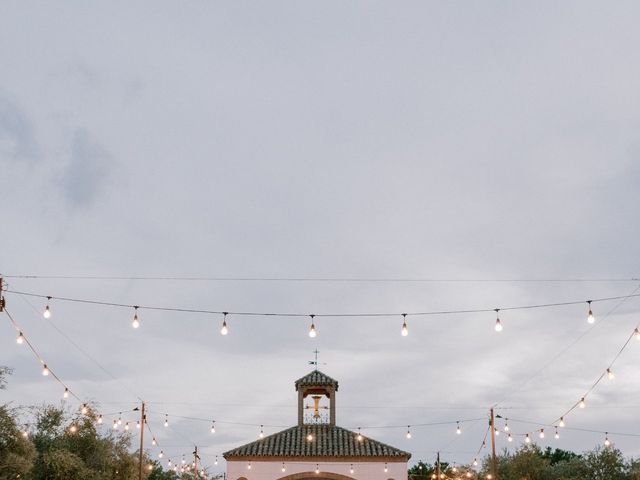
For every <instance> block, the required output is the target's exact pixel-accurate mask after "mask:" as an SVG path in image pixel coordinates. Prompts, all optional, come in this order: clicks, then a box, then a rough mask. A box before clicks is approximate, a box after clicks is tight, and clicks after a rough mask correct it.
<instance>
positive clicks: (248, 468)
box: [247, 462, 251, 470]
mask: <svg viewBox="0 0 640 480" xmlns="http://www.w3.org/2000/svg"><path fill="white" fill-rule="evenodd" d="M247 470H251V462H249V463H248V464H247Z"/></svg>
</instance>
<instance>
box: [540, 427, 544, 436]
mask: <svg viewBox="0 0 640 480" xmlns="http://www.w3.org/2000/svg"><path fill="white" fill-rule="evenodd" d="M540 438H544V428H543V429H542V430H540Z"/></svg>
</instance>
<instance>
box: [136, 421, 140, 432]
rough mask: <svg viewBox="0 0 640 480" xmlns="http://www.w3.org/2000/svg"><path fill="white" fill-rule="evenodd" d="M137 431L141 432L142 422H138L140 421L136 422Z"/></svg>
mask: <svg viewBox="0 0 640 480" xmlns="http://www.w3.org/2000/svg"><path fill="white" fill-rule="evenodd" d="M136 429H137V430H140V420H138V421H137V422H136Z"/></svg>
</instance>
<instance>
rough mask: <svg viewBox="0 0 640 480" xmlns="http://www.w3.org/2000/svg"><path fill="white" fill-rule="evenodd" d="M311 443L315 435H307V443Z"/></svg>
mask: <svg viewBox="0 0 640 480" xmlns="http://www.w3.org/2000/svg"><path fill="white" fill-rule="evenodd" d="M311 441H313V435H311V434H308V435H307V442H311Z"/></svg>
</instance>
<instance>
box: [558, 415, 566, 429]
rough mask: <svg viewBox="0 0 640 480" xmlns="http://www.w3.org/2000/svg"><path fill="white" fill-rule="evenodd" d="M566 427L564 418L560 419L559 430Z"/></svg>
mask: <svg viewBox="0 0 640 480" xmlns="http://www.w3.org/2000/svg"><path fill="white" fill-rule="evenodd" d="M565 425H566V423H564V417H560V422H559V423H558V426H559V427H560V428H564V427H565Z"/></svg>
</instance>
